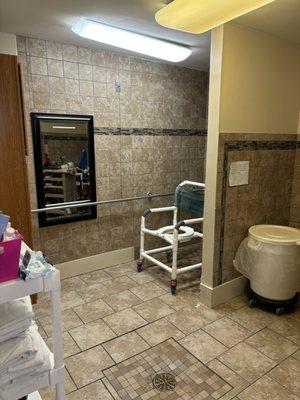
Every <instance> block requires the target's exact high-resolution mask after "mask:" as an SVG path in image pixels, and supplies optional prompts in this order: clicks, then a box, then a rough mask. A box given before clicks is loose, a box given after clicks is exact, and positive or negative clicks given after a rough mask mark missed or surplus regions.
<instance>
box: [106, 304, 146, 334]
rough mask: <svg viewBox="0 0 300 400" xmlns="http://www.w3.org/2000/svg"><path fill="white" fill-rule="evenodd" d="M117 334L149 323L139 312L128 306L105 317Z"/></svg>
mask: <svg viewBox="0 0 300 400" xmlns="http://www.w3.org/2000/svg"><path fill="white" fill-rule="evenodd" d="M103 319H104V321H105V322H106V323H107V324H108V325H109V326H110V327H111V329H112V330H113V331H114V332H115V333H116V334H117V335H123V334H124V333H127V332H129V331H133V330H134V329H137V328H139V327H141V326H143V325H145V324H146V323H147V321H145V320H144V318H142V317H141V316H140V315H139V314H138V313H136V312H135V311H134V310H132V309H130V308H128V309H126V310H122V311H119V312H116V313H115V314H112V315H109V316H107V317H105V318H103Z"/></svg>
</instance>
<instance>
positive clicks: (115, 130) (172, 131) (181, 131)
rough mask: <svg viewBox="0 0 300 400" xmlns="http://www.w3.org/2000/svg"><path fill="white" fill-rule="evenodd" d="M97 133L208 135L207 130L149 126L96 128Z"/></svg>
mask: <svg viewBox="0 0 300 400" xmlns="http://www.w3.org/2000/svg"><path fill="white" fill-rule="evenodd" d="M94 134H95V135H128V136H129V135H131V136H134V135H135V136H144V135H148V136H207V131H206V130H204V129H203V130H193V129H148V128H128V129H127V128H97V127H95V128H94Z"/></svg>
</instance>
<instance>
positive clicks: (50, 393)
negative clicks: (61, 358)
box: [39, 370, 77, 400]
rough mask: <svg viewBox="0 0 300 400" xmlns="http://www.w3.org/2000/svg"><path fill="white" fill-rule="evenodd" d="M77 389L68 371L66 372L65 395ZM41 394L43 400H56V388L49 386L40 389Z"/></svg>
mask: <svg viewBox="0 0 300 400" xmlns="http://www.w3.org/2000/svg"><path fill="white" fill-rule="evenodd" d="M76 389H77V388H76V386H75V384H74V382H73V381H72V379H71V377H70V375H69V373H68V371H67V370H65V393H66V394H68V393H71V392H73V391H74V390H76ZM39 394H40V396H41V397H42V399H43V400H54V399H55V398H56V394H55V386H48V387H46V388H44V389H40V390H39Z"/></svg>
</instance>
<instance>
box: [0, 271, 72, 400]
mask: <svg viewBox="0 0 300 400" xmlns="http://www.w3.org/2000/svg"><path fill="white" fill-rule="evenodd" d="M39 292H49V293H50V299H51V316H52V335H53V356H54V363H53V368H52V369H51V370H50V371H47V372H45V374H44V376H42V377H41V378H39V379H38V380H37V381H35V380H34V379H33V380H32V388H30V390H28V385H26V386H27V388H26V392H27V393H19V395H18V398H21V397H25V396H26V395H28V394H30V393H33V392H36V391H37V390H39V389H42V388H44V387H47V386H52V385H55V387H56V400H64V399H65V390H64V363H63V339H62V329H61V326H62V325H61V304H60V274H59V271H58V270H56V271H55V273H53V274H49V275H47V276H45V277H39V278H36V279H32V280H28V281H23V280H21V279H16V280H12V281H8V282H3V283H0V303H4V302H7V301H12V300H15V299H19V298H21V297H25V296H29V295H31V294H34V293H39ZM50 353H51V352H50V350H49V356H50V357H52V354H50ZM10 400H16V399H10Z"/></svg>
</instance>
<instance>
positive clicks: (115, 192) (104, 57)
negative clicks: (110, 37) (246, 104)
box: [18, 37, 207, 263]
mask: <svg viewBox="0 0 300 400" xmlns="http://www.w3.org/2000/svg"><path fill="white" fill-rule="evenodd" d="M18 52H19V59H20V61H21V65H22V70H23V80H24V85H23V86H24V100H25V110H26V122H27V134H28V139H29V140H28V141H29V157H28V169H29V182H30V192H31V205H32V207H33V208H35V207H36V205H37V204H36V188H35V176H34V159H33V152H32V142H31V127H30V120H29V113H30V112H31V111H34V112H51V113H62V114H63V113H68V114H72V113H73V114H74V113H77V114H78V113H80V114H92V115H94V125H95V128H96V129H95V136H94V138H95V158H96V179H97V198H98V199H99V200H105V199H106V200H107V199H114V198H120V197H129V196H139V195H145V194H146V193H147V192H148V191H151V192H153V193H166V192H172V191H174V189H175V187H176V185H177V184H178V183H179V182H180V181H181V180H184V179H188V178H190V179H196V180H201V181H202V180H203V179H204V159H205V148H206V138H205V136H204V135H203V132H204V131H203V130H204V129H205V128H206V109H207V73H206V72H201V71H195V70H190V69H186V68H179V67H175V66H172V65H167V64H163V63H158V62H150V61H145V60H141V59H138V58H132V57H127V56H124V55H120V54H118V53H112V52H106V51H102V50H92V49H88V48H81V47H75V46H70V45H65V44H61V43H53V42H48V41H44V40H36V39H30V38H24V37H18ZM115 81H119V82H120V84H121V92H116V91H115V83H114V82H115ZM102 127H108V128H109V129H103V128H102ZM116 127H121V128H122V129H115V128H116ZM123 128H130V129H127V130H126V129H123ZM132 128H136V129H132ZM171 201H172V199H171V198H162V199H155V200H152V201H151V202H150V201H149V200H141V201H135V202H128V203H122V204H118V205H111V206H102V207H98V218H97V219H96V220H89V221H83V222H77V223H68V224H64V225H58V226H54V227H46V228H41V229H40V228H39V227H38V222H37V218H36V216H35V217H33V227H34V229H33V231H34V246H35V248H40V249H42V250H43V251H45V252H46V254H47V255H48V256H49V258H50V259H51V260H52V261H53V262H55V263H58V262H64V261H69V260H73V259H76V258H81V257H86V256H89V255H93V254H97V253H102V252H107V251H110V250H115V249H120V248H125V247H129V246H133V245H135V246H136V247H138V238H139V225H140V214H141V211H142V210H144V209H145V208H149V207H155V206H161V205H165V204H170V202H171ZM165 222H166V220H164V219H160V220H157V218H154V220H152V221H151V223H156V224H158V226H161V225H163V224H164V223H165Z"/></svg>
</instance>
